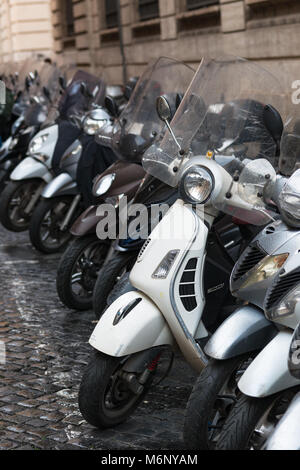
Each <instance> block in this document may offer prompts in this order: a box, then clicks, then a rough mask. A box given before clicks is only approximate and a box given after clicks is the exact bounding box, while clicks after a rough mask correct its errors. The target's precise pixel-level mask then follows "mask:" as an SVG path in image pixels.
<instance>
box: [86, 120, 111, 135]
mask: <svg viewBox="0 0 300 470" xmlns="http://www.w3.org/2000/svg"><path fill="white" fill-rule="evenodd" d="M106 124H107V120H106V119H101V120H98V121H96V120H95V119H91V118H90V117H87V118H86V119H85V120H84V123H83V130H84V132H85V133H86V134H88V135H95V134H96V132H97V131H99V130H100V129H102V127H104V126H105V125H106Z"/></svg>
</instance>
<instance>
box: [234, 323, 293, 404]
mask: <svg viewBox="0 0 300 470" xmlns="http://www.w3.org/2000/svg"><path fill="white" fill-rule="evenodd" d="M292 337H293V332H292V330H286V331H281V332H280V333H278V334H277V336H275V338H274V339H273V340H272V341H271V342H270V343H269V344H268V345H267V346H266V347H265V348H264V349H263V350H262V351H261V353H260V354H259V355H258V356H257V357H256V358H255V359H254V360H253V362H251V364H250V366H249V367H248V368H247V370H246V372H245V373H244V374H243V376H242V378H241V380H240V381H239V383H238V387H239V389H240V390H241V392H242V393H244V395H248V396H250V397H255V398H262V397H268V396H270V395H273V394H274V393H277V392H281V391H282V390H287V389H289V388H292V387H295V386H297V385H298V386H299V385H300V380H298V379H296V378H295V377H293V376H292V375H291V374H290V372H289V369H288V355H289V350H290V345H291V341H292Z"/></svg>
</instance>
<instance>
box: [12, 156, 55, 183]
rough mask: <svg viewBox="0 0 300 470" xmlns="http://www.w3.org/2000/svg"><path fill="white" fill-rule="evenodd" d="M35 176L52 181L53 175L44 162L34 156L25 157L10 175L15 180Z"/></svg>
mask: <svg viewBox="0 0 300 470" xmlns="http://www.w3.org/2000/svg"><path fill="white" fill-rule="evenodd" d="M33 178H40V179H42V180H44V181H45V183H50V181H51V180H52V179H53V176H52V174H51V173H50V171H49V170H48V168H47V167H46V166H45V165H43V163H41V162H39V161H38V160H35V159H34V158H32V157H26V158H24V160H22V161H21V162H20V163H19V165H18V166H17V167H16V168H15V169H14V171H13V172H12V173H11V175H10V179H11V180H13V181H21V180H26V179H33Z"/></svg>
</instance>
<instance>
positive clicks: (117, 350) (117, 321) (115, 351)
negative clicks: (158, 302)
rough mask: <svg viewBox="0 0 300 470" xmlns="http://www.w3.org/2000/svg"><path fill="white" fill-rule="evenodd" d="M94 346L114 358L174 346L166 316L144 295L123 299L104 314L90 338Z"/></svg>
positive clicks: (131, 295)
mask: <svg viewBox="0 0 300 470" xmlns="http://www.w3.org/2000/svg"><path fill="white" fill-rule="evenodd" d="M89 342H90V345H91V346H93V347H94V348H95V349H97V350H98V351H101V352H103V353H104V354H108V355H109V356H113V357H123V356H127V355H129V354H135V353H137V352H141V351H145V350H147V349H150V348H153V347H156V346H163V345H170V346H172V345H173V344H174V339H173V335H172V333H171V331H170V329H169V326H168V325H167V323H166V321H165V320H164V317H163V315H162V314H161V312H160V311H159V310H158V308H157V307H156V306H155V305H154V303H153V302H152V301H151V300H150V299H149V298H148V297H146V296H145V295H144V294H142V293H141V292H128V293H127V294H124V295H122V296H121V297H119V298H118V299H117V300H116V301H115V302H114V303H113V304H112V305H111V306H110V307H109V308H108V309H107V310H106V312H105V313H104V314H103V316H102V317H101V319H100V320H99V322H98V324H97V326H96V328H95V330H94V331H93V333H92V336H91V338H90V341H89Z"/></svg>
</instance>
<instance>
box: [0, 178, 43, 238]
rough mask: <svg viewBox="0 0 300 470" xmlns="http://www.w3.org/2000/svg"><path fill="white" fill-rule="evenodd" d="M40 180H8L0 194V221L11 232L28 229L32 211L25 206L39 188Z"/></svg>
mask: <svg viewBox="0 0 300 470" xmlns="http://www.w3.org/2000/svg"><path fill="white" fill-rule="evenodd" d="M40 185H41V181H40V180H22V181H10V182H9V183H8V184H7V185H6V187H5V189H4V190H3V192H2V194H1V204H0V222H1V223H2V225H3V226H4V227H5V228H6V229H7V230H10V231H11V232H23V231H25V230H27V229H28V227H29V221H30V217H31V215H32V211H33V209H32V211H30V212H29V213H28V212H27V211H26V208H27V206H28V204H29V202H30V201H31V199H32V198H33V197H34V196H35V194H36V192H37V191H38V190H39V187H40Z"/></svg>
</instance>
